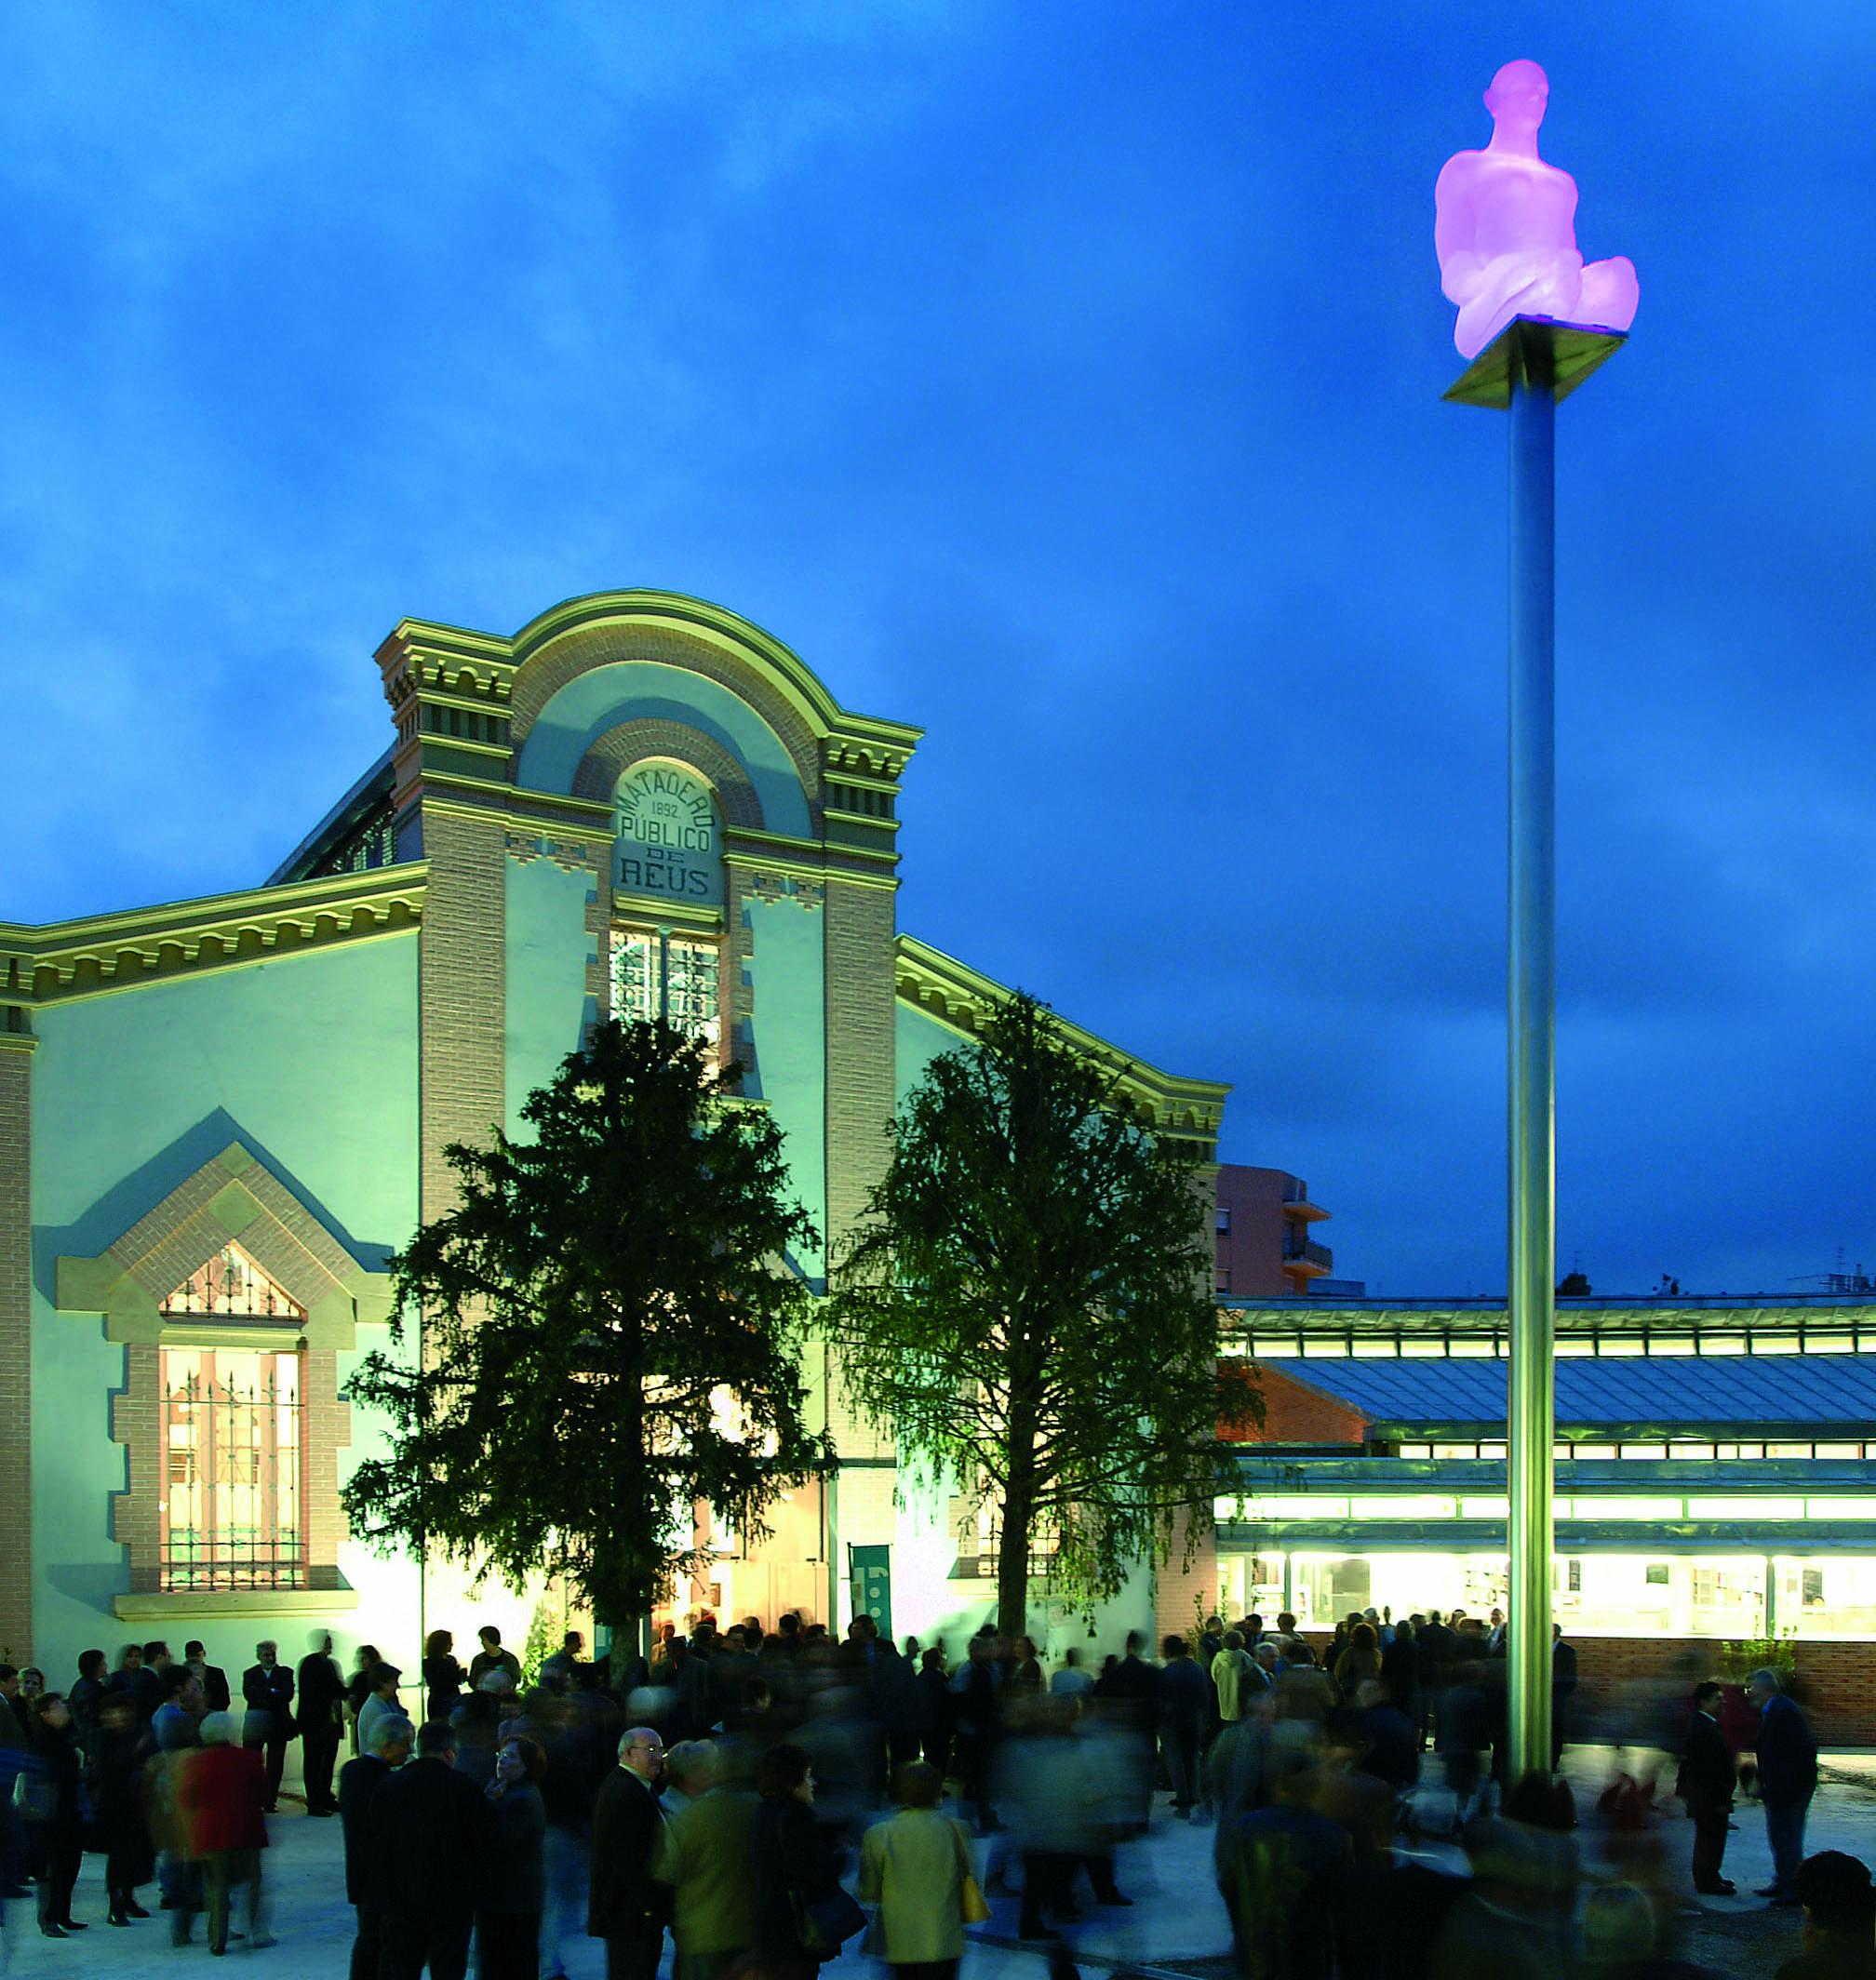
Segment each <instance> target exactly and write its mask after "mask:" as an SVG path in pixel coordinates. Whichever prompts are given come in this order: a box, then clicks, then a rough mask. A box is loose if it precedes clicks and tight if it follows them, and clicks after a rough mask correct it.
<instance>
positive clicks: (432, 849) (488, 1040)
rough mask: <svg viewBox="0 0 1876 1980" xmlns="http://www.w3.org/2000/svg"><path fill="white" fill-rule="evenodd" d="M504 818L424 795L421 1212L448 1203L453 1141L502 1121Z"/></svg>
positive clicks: (452, 1192)
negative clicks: (426, 873)
mask: <svg viewBox="0 0 1876 1980" xmlns="http://www.w3.org/2000/svg"><path fill="white" fill-rule="evenodd" d="M505 843H506V837H505V832H504V826H503V819H502V818H501V816H500V815H499V814H495V813H490V814H489V815H488V816H486V817H478V816H476V815H474V814H473V813H469V812H465V811H462V810H459V809H456V808H455V807H453V806H449V807H446V806H442V805H439V804H437V803H436V802H435V801H434V800H429V799H426V800H425V802H424V806H423V856H424V858H425V859H426V860H427V861H428V862H429V866H430V878H429V886H428V890H427V892H426V895H425V898H424V904H423V925H422V933H421V934H420V936H419V938H418V940H419V942H420V943H421V947H420V949H419V951H418V958H419V961H418V972H419V990H418V1001H419V1024H420V1029H419V1041H420V1042H419V1047H418V1082H419V1102H418V1107H419V1115H420V1142H419V1156H418V1163H419V1173H418V1191H419V1214H420V1217H421V1219H422V1222H423V1223H425V1224H428V1223H430V1222H431V1221H432V1220H433V1219H434V1218H436V1217H439V1216H441V1215H442V1214H443V1213H444V1212H445V1211H449V1210H450V1209H452V1208H453V1207H454V1205H455V1203H456V1200H457V1188H456V1178H455V1174H454V1172H453V1171H451V1170H450V1169H449V1165H448V1164H447V1163H446V1162H445V1161H444V1159H443V1150H444V1148H445V1147H446V1146H447V1145H448V1144H449V1143H451V1142H468V1143H471V1144H479V1145H482V1146H486V1145H487V1144H488V1142H489V1136H490V1134H491V1132H492V1130H494V1129H495V1128H497V1127H499V1126H500V1125H501V1122H502V1119H503V1051H504V1046H503V1025H504V1023H505V1017H506V1007H507V992H506V980H505V978H506V970H507V956H506V947H505V931H506V922H507V912H506V903H505V895H504V889H505V885H506V877H507V876H506V873H505V870H504V868H503V860H504V859H505V857H506V854H505V851H504V847H505Z"/></svg>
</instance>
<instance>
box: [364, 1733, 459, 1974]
mask: <svg viewBox="0 0 1876 1980" xmlns="http://www.w3.org/2000/svg"><path fill="white" fill-rule="evenodd" d="M379 1723H380V1724H381V1725H382V1724H383V1723H385V1721H384V1720H382V1719H381V1720H380V1721H379ZM380 1737H381V1738H382V1734H381V1735H380ZM455 1761H456V1735H455V1733H453V1732H451V1731H450V1730H449V1727H448V1726H447V1725H445V1724H443V1723H442V1722H441V1721H439V1720H433V1721H432V1722H431V1723H430V1724H429V1725H427V1726H425V1727H424V1728H423V1729H422V1732H419V1733H418V1735H417V1758H416V1759H414V1760H412V1761H411V1762H410V1764H409V1766H408V1767H404V1768H400V1769H399V1770H398V1771H397V1772H396V1773H394V1774H392V1775H391V1777H390V1778H389V1779H388V1780H385V1781H382V1782H380V1784H379V1786H378V1791H377V1793H376V1794H375V1795H374V1796H373V1797H372V1798H371V1807H370V1812H369V1816H368V1818H367V1820H366V1825H365V1835H366V1847H367V1850H368V1852H369V1856H370V1858H371V1861H372V1862H373V1863H375V1865H376V1866H377V1875H378V1880H379V1881H378V1885H377V1891H378V1892H382V1897H383V1905H384V1909H383V1912H382V1934H383V1950H382V1954H381V1956H380V1958H381V1964H380V1966H379V1973H380V1974H381V1975H382V1980H418V1976H419V1975H420V1974H421V1973H422V1971H423V1969H424V1967H425V1966H426V1965H427V1966H428V1967H429V1969H430V1975H431V1980H463V1975H464V1974H465V1973H467V1971H468V1968H469V1933H470V1930H471V1928H472V1926H473V1925H474V1924H475V1920H476V1897H477V1895H478V1894H479V1893H480V1891H481V1889H482V1885H483V1881H484V1879H485V1878H486V1876H487V1874H488V1867H489V1862H490V1860H491V1859H492V1858H493V1856H494V1853H495V1811H494V1809H493V1808H491V1807H490V1806H489V1798H488V1796H487V1795H485V1794H484V1793H483V1792H482V1790H481V1789H480V1788H479V1787H477V1786H476V1784H475V1782H474V1781H472V1780H471V1779H470V1778H469V1776H468V1775H467V1774H465V1773H457V1772H456V1766H455ZM352 1764H353V1765H356V1764H357V1763H356V1762H353V1763H352ZM346 1771H347V1772H348V1773H349V1772H350V1771H351V1770H350V1768H349V1767H348V1769H347V1770H346ZM362 1888H364V1889H365V1890H366V1892H367V1893H368V1895H372V1894H376V1893H374V1892H373V1891H372V1887H371V1884H370V1882H369V1873H368V1880H367V1882H366V1884H365V1885H364V1886H363V1887H362Z"/></svg>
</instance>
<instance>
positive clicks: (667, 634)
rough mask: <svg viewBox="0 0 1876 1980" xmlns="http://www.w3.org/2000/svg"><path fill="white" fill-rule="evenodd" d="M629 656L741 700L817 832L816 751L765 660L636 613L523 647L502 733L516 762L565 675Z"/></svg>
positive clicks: (818, 778)
mask: <svg viewBox="0 0 1876 1980" xmlns="http://www.w3.org/2000/svg"><path fill="white" fill-rule="evenodd" d="M633 660H650V661H657V662H662V663H663V665H665V666H668V667H681V668H683V669H684V670H685V671H686V672H687V673H690V674H698V675H702V676H703V678H704V679H705V680H714V681H716V682H717V683H718V684H719V685H720V686H722V687H725V688H728V689H730V692H731V693H732V694H735V695H738V696H740V697H741V699H742V700H743V701H744V702H747V703H748V704H749V706H750V707H751V708H753V709H754V710H755V711H756V713H757V715H759V716H761V717H762V719H763V720H764V721H765V722H767V723H768V725H769V727H770V729H773V730H774V731H775V734H776V736H777V737H778V738H779V739H780V741H781V743H782V746H783V747H784V749H785V750H786V751H787V752H788V756H789V757H790V759H791V761H792V762H793V763H794V765H795V769H796V773H797V775H798V776H799V777H800V779H801V788H802V789H803V790H804V791H805V792H807V793H808V796H809V801H810V806H811V812H812V816H813V820H814V829H815V830H817V831H818V830H819V828H820V811H821V807H820V790H821V776H820V770H821V751H820V745H819V743H818V742H817V740H816V737H815V734H814V731H813V730H812V729H811V728H810V727H809V725H808V723H807V722H806V721H805V720H804V719H803V718H802V716H800V715H799V714H797V711H796V710H795V709H794V708H793V707H792V706H791V705H790V704H789V702H787V701H786V700H785V699H784V696H783V695H782V694H781V693H779V692H778V691H777V689H776V687H775V685H774V682H773V680H772V678H771V677H770V672H769V670H768V668H767V667H766V666H765V665H763V664H761V663H759V662H757V661H755V660H753V659H746V660H745V659H744V658H743V657H742V656H740V655H738V654H736V653H734V652H733V651H731V650H730V649H728V648H727V647H726V646H724V645H722V644H720V643H719V642H718V641H717V640H714V639H711V638H709V637H707V636H706V635H703V633H701V632H692V631H689V630H687V629H685V628H683V627H681V626H676V625H670V624H663V625H660V624H653V623H650V622H647V621H646V620H643V619H622V620H600V621H598V622H596V623H594V624H590V625H583V626H579V627H576V628H575V629H574V630H573V631H571V632H567V633H562V634H561V635H558V637H556V638H554V639H550V640H549V641H548V642H547V644H546V645H545V646H543V647H542V648H541V649H539V650H538V651H536V652H534V653H531V654H530V655H529V657H528V659H527V661H526V662H524V663H523V664H522V666H521V669H520V671H519V672H518V673H517V674H516V676H515V698H514V703H513V716H512V718H511V727H510V730H509V735H510V740H511V742H512V743H513V746H514V750H515V756H516V760H517V761H518V760H519V758H520V754H521V748H522V745H523V744H524V743H525V742H527V740H528V734H529V730H530V729H532V728H533V726H534V723H535V720H536V718H537V717H538V716H539V715H540V713H541V711H542V710H543V708H544V707H545V706H546V705H547V703H548V702H550V701H552V700H553V698H554V696H555V695H556V694H557V693H558V692H559V690H560V689H562V688H564V687H565V686H566V685H567V684H568V682H569V681H571V680H575V679H577V678H578V677H579V676H581V675H583V674H585V673H588V672H590V671H591V670H592V669H593V668H595V667H603V666H609V665H611V664H612V663H614V662H619V661H633ZM698 768H699V769H703V765H702V764H700V765H699V766H698ZM607 795H608V796H610V792H609V793H608V794H607Z"/></svg>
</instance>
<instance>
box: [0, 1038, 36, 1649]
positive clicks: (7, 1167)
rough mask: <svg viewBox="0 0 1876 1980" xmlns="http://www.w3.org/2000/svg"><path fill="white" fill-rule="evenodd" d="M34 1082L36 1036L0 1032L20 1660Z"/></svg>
mask: <svg viewBox="0 0 1876 1980" xmlns="http://www.w3.org/2000/svg"><path fill="white" fill-rule="evenodd" d="M11 1014H12V1013H11V1011H10V1010H7V1011H0V1023H4V1022H5V1021H6V1020H7V1018H8V1017H10V1016H11ZM32 1081H33V1040H32V1038H31V1037H28V1036H27V1035H26V1034H24V1033H23V1032H15V1031H0V1401H4V1407H0V1506H4V1507H5V1508H6V1517H5V1518H4V1519H0V1654H4V1655H10V1656H11V1657H12V1658H13V1660H14V1661H15V1662H16V1663H18V1662H20V1661H23V1660H24V1659H25V1658H26V1657H28V1656H30V1655H31V1654H32V1652H33V1427H32V1425H33V1139H32V1127H33V1112H32V1103H33V1084H32Z"/></svg>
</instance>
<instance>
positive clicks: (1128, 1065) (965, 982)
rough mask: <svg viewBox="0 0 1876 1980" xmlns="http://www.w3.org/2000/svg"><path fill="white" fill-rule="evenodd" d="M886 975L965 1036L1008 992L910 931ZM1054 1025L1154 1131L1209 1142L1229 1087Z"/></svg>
mask: <svg viewBox="0 0 1876 1980" xmlns="http://www.w3.org/2000/svg"><path fill="white" fill-rule="evenodd" d="M893 976H894V982H895V985H896V987H897V990H898V994H899V1000H900V1001H901V1002H902V1003H905V1004H910V1005H912V1006H913V1007H914V1008H915V1009H916V1010H922V1011H924V1012H925V1013H926V1015H927V1016H929V1017H933V1018H936V1019H937V1020H938V1021H939V1023H943V1024H946V1025H949V1026H950V1027H951V1029H952V1030H954V1031H958V1032H961V1033H962V1034H964V1035H965V1036H966V1037H974V1036H975V1035H976V1034H977V1032H978V1030H979V1029H980V1028H981V1026H982V1025H983V1023H984V1022H985V1019H986V1018H988V1017H989V1015H990V1014H991V1013H992V1012H993V1011H994V1010H998V1009H999V1008H1000V1007H1001V1006H1002V1005H1004V1004H1007V1003H1008V1002H1009V1001H1010V999H1011V997H1012V994H1013V993H1012V991H1011V990H1010V989H1009V988H1008V987H1007V986H1006V985H1005V984H1002V983H997V982H995V981H994V980H993V979H992V978H990V977H987V976H985V975H983V974H982V973H981V972H980V971H978V970H973V969H971V968H970V967H969V965H968V964H965V963H961V962H959V961H958V959H957V957H953V956H947V955H945V952H944V951H943V950H942V949H934V948H932V947H931V945H930V943H923V942H919V941H918V940H916V939H915V938H914V937H913V936H910V935H900V936H899V937H898V938H897V943H896V948H895V954H894V970H893ZM1056 1023H1058V1024H1060V1025H1061V1027H1062V1034H1063V1037H1065V1039H1066V1040H1067V1041H1068V1043H1069V1044H1070V1045H1072V1046H1074V1047H1075V1048H1076V1049H1077V1050H1079V1051H1080V1052H1082V1053H1084V1054H1085V1055H1086V1056H1087V1057H1088V1058H1090V1059H1092V1060H1093V1061H1095V1062H1096V1063H1097V1064H1101V1065H1103V1066H1105V1067H1106V1068H1108V1069H1109V1070H1110V1071H1111V1072H1113V1074H1114V1075H1115V1077H1116V1083H1117V1084H1118V1085H1119V1089H1120V1090H1121V1091H1122V1092H1123V1093H1124V1094H1125V1095H1126V1096H1127V1098H1128V1100H1129V1101H1130V1102H1131V1103H1132V1106H1133V1108H1134V1110H1135V1111H1136V1112H1137V1113H1138V1114H1139V1115H1140V1116H1141V1117H1142V1118H1143V1119H1145V1120H1147V1121H1149V1122H1151V1124H1152V1125H1153V1127H1154V1128H1155V1129H1156V1130H1158V1131H1159V1133H1161V1134H1165V1135H1170V1136H1173V1137H1176V1138H1178V1139H1181V1140H1195V1141H1203V1142H1206V1143H1211V1142H1213V1141H1215V1140H1216V1138H1217V1134H1218V1130H1219V1126H1220V1124H1221V1123H1222V1121H1223V1120H1224V1117H1225V1102H1226V1099H1227V1098H1228V1096H1229V1094H1230V1091H1231V1089H1230V1087H1229V1085H1228V1084H1226V1083H1224V1082H1221V1081H1218V1080H1213V1079H1186V1078H1181V1077H1179V1076H1178V1075H1177V1074H1173V1073H1167V1072H1162V1071H1161V1070H1160V1069H1159V1067H1158V1066H1157V1065H1149V1064H1146V1061H1144V1060H1141V1059H1135V1058H1132V1057H1131V1056H1130V1055H1129V1054H1127V1053H1125V1052H1123V1051H1122V1050H1120V1049H1119V1046H1117V1045H1114V1044H1111V1043H1110V1042H1109V1041H1108V1040H1107V1039H1105V1038H1103V1037H1098V1036H1097V1035H1096V1034H1095V1033H1093V1032H1092V1031H1088V1030H1086V1029H1084V1028H1083V1027H1082V1026H1081V1025H1079V1024H1073V1023H1069V1022H1068V1021H1067V1020H1066V1019H1065V1018H1063V1017H1062V1016H1061V1015H1060V1014H1059V1013H1057V1015H1056Z"/></svg>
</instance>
